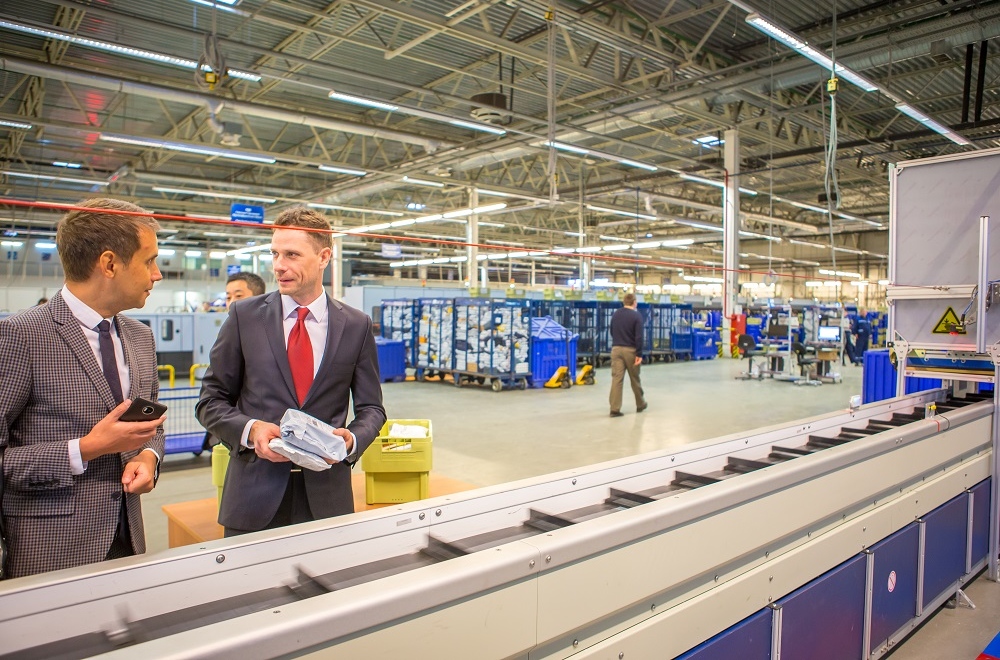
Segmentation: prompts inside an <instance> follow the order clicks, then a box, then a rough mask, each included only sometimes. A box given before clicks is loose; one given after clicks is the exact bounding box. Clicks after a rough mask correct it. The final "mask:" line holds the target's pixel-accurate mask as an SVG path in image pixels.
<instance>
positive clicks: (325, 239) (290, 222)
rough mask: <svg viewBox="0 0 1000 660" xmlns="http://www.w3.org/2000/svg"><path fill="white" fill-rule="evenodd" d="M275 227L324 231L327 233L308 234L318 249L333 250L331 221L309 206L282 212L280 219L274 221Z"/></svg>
mask: <svg viewBox="0 0 1000 660" xmlns="http://www.w3.org/2000/svg"><path fill="white" fill-rule="evenodd" d="M274 226H275V227H306V228H308V229H323V230H325V231H308V232H306V234H307V235H308V236H309V237H310V238H311V239H312V240H313V242H314V243H316V247H317V248H318V249H320V250H322V249H323V248H331V249H333V235H332V234H331V233H330V221H329V220H327V219H326V216H324V215H323V214H322V213H320V212H319V211H316V210H314V209H311V208H309V207H308V206H295V207H293V208H290V209H287V210H285V211H282V212H281V215H279V216H278V219H277V220H275V221H274Z"/></svg>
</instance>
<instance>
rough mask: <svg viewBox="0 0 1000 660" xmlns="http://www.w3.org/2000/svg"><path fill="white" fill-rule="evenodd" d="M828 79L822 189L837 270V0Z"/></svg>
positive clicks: (834, 9)
mask: <svg viewBox="0 0 1000 660" xmlns="http://www.w3.org/2000/svg"><path fill="white" fill-rule="evenodd" d="M830 61H831V66H830V79H829V80H827V81H826V91H827V94H828V95H829V97H830V130H829V132H828V134H827V136H826V139H827V143H826V163H825V165H826V171H825V172H824V174H823V189H824V190H825V191H826V211H827V213H826V217H827V225H828V227H829V230H830V258H831V261H832V263H833V268H834V270H836V268H837V250H836V248H835V247H834V242H833V211H834V209H839V208H840V184H839V182H838V181H837V85H838V82H839V81H838V80H837V73H836V71H837V0H833V43H832V45H831V49H830Z"/></svg>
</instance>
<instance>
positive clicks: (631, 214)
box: [587, 204, 656, 220]
mask: <svg viewBox="0 0 1000 660" xmlns="http://www.w3.org/2000/svg"><path fill="white" fill-rule="evenodd" d="M587 209H588V210H590V211H597V212H598V213H610V214H612V215H623V216H625V217H626V218H637V219H639V220H656V216H655V215H649V214H647V213H635V212H634V211H625V210H624V209H613V208H610V207H607V206H594V205H593V204H587Z"/></svg>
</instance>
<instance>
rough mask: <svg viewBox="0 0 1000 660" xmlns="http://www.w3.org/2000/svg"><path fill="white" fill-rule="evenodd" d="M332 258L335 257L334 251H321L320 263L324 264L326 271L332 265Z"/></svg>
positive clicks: (328, 249)
mask: <svg viewBox="0 0 1000 660" xmlns="http://www.w3.org/2000/svg"><path fill="white" fill-rule="evenodd" d="M332 257H333V250H331V249H330V248H328V247H325V248H323V249H322V250H320V251H319V261H320V263H321V264H323V268H324V269H325V268H326V267H327V266H329V265H330V259H331V258H332Z"/></svg>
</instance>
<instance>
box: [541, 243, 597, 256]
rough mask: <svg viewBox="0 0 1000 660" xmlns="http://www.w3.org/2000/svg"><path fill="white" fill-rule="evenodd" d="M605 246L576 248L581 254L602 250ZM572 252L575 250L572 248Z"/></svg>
mask: <svg viewBox="0 0 1000 660" xmlns="http://www.w3.org/2000/svg"><path fill="white" fill-rule="evenodd" d="M602 249H603V248H602V247H601V246H600V245H590V246H588V247H582V248H576V252H578V253H580V254H588V253H591V252H600V251H601V250H602ZM570 251H571V252H572V251H573V250H570ZM553 252H555V250H553Z"/></svg>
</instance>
